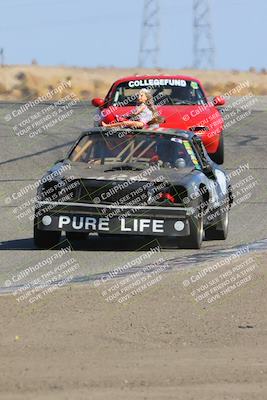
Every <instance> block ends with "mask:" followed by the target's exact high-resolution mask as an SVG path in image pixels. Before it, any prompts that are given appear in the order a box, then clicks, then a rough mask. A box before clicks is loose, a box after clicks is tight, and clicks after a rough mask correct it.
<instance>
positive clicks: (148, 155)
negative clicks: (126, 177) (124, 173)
mask: <svg viewBox="0 0 267 400" xmlns="http://www.w3.org/2000/svg"><path fill="white" fill-rule="evenodd" d="M109 133H110V132H105V133H95V134H91V135H87V136H83V137H82V138H81V140H80V141H79V142H78V144H76V146H75V148H74V149H73V150H72V152H71V154H70V157H69V160H70V161H76V162H84V163H88V164H95V165H100V164H110V165H111V167H112V164H114V166H115V164H116V165H117V166H118V165H119V166H120V167H121V168H126V169H127V168H130V167H131V168H135V167H138V166H141V167H142V164H143V166H144V165H145V166H149V165H152V164H156V165H158V166H159V168H161V167H162V168H185V167H193V168H198V167H199V163H198V161H197V159H196V156H195V153H194V151H193V149H192V147H191V144H190V142H189V141H188V140H183V139H180V138H177V137H171V136H170V137H167V138H166V137H165V136H163V135H155V134H151V135H144V134H140V133H132V132H131V133H126V132H125V131H121V132H117V133H113V134H112V136H111V137H109V136H108V134H109ZM106 135H107V136H106Z"/></svg>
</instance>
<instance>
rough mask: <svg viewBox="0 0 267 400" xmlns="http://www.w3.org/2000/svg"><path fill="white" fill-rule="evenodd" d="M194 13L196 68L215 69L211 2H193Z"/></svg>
mask: <svg viewBox="0 0 267 400" xmlns="http://www.w3.org/2000/svg"><path fill="white" fill-rule="evenodd" d="M193 13H194V17H193V18H194V48H193V52H194V67H195V68H198V69H201V68H202V69H209V68H214V58H215V48H214V44H213V35H212V26H211V15H210V0H193Z"/></svg>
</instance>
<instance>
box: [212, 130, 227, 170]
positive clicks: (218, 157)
mask: <svg viewBox="0 0 267 400" xmlns="http://www.w3.org/2000/svg"><path fill="white" fill-rule="evenodd" d="M210 158H211V159H212V160H213V161H214V162H216V164H223V162H224V139H223V134H222V133H221V135H220V140H219V146H218V149H217V151H216V153H214V154H210Z"/></svg>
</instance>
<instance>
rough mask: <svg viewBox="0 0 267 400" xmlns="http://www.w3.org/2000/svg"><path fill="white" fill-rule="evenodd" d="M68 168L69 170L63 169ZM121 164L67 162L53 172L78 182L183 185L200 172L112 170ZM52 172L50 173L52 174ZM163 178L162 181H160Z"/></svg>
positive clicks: (59, 164)
mask: <svg viewBox="0 0 267 400" xmlns="http://www.w3.org/2000/svg"><path fill="white" fill-rule="evenodd" d="M62 165H64V167H66V166H68V167H69V168H62ZM118 165H119V164H106V165H94V166H92V165H88V164H86V163H81V162H68V161H67V162H65V163H58V164H56V165H55V166H54V167H53V168H52V169H51V171H53V172H55V171H59V173H58V177H59V178H61V179H64V178H65V179H68V180H70V179H71V180H76V179H86V180H100V181H126V180H133V181H139V182H151V181H155V180H157V181H159V180H160V181H168V182H170V183H175V184H183V183H185V182H186V181H188V179H189V180H190V177H191V175H192V174H198V173H199V171H197V170H194V169H193V168H191V167H190V168H188V167H186V168H181V169H174V168H157V167H156V166H150V167H148V168H144V169H140V170H112V168H113V167H114V166H118ZM51 171H50V173H51ZM160 177H162V179H160Z"/></svg>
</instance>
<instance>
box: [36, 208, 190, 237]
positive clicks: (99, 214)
mask: <svg viewBox="0 0 267 400" xmlns="http://www.w3.org/2000/svg"><path fill="white" fill-rule="evenodd" d="M190 215H192V209H191V208H184V207H167V206H162V207H160V206H137V207H135V208H133V207H130V206H120V207H118V206H113V205H106V204H84V203H70V202H66V203H59V202H58V203H54V202H48V201H43V202H38V203H37V204H36V211H35V224H36V225H37V228H38V229H39V230H44V231H67V232H87V233H102V234H103V233H106V234H125V235H149V236H150V235H155V236H188V235H189V234H190V224H189V219H190Z"/></svg>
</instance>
